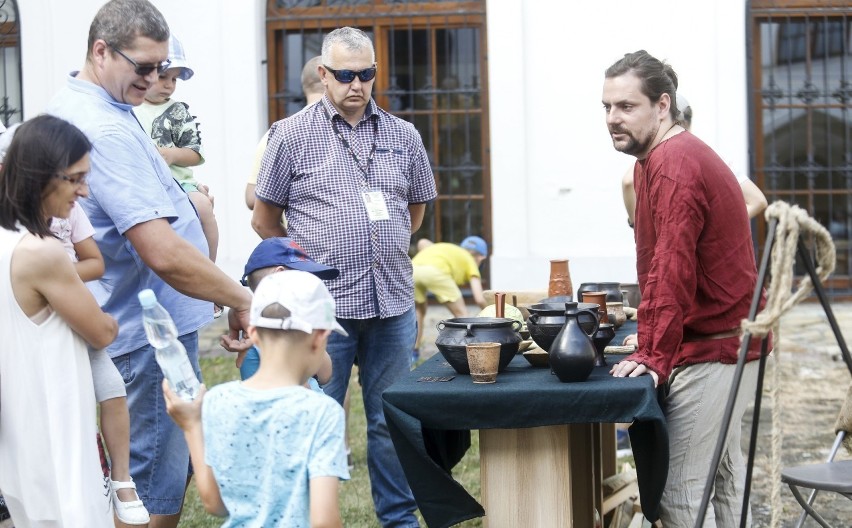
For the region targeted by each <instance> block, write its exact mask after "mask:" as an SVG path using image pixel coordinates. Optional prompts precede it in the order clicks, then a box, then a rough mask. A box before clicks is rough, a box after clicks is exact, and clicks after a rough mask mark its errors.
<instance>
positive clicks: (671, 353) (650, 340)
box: [628, 158, 707, 383]
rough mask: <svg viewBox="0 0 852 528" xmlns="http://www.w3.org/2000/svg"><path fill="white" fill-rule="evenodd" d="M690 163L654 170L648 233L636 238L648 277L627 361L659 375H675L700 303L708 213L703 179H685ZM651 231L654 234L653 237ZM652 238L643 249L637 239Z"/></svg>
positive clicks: (651, 170)
mask: <svg viewBox="0 0 852 528" xmlns="http://www.w3.org/2000/svg"><path fill="white" fill-rule="evenodd" d="M690 165H691V164H690V163H689V162H688V161H686V160H683V159H682V158H681V159H678V160H677V162H676V163H668V164H666V163H664V164H661V165H660V166H658V167H657V168H653V167H649V172H648V177H647V179H646V181H645V184H646V185H647V189H646V193H647V194H645V198H646V211H647V215H646V216H645V222H650V224H651V226H652V227H651V226H648V225H646V226H645V229H643V233H637V250H639V253H637V258H639V259H640V260H642V258H643V254H644V256H645V263H644V266H642V267H644V268H645V270H646V273H647V274H646V277H645V280H644V287H643V292H642V295H643V298H645V299H648V302H643V303H642V305H641V307H640V313H639V314H638V315H639V327H638V333H639V336H638V337H639V349H638V350H637V351H636V352H635V353H634V354H633V355H631V356H630V357H629V358H628V359H630V360H633V361H636V362H638V363H642V364H644V365H645V366H647V367H648V368H650V369H651V370H653V371H654V372H656V373H657V374H658V375H659V378H660V382H661V383H662V382H663V381H665V380H666V379H667V378H668V376H669V374H670V373H671V370H672V366H673V365H674V362H675V359H676V357H677V354H678V350H679V349H680V346H681V341H682V339H683V326H684V324H683V322H684V314H686V313H688V312H689V310H690V307H691V306H692V304H693V302H694V300H695V292H696V287H697V280H698V279H697V273H696V271H697V267H698V266H699V263H698V262H697V258H696V248H697V245H698V238H699V236H700V234H701V232H702V229H703V227H704V221H705V214H704V212H705V210H706V207H707V204H706V200H705V197H704V192H703V191H702V190H701V189H700V187H699V185H698V184H697V182H698V181H700V180H699V179H698V178H694V177H685V174H688V172H689V171H690V170H694V169H692V168H691V167H690ZM648 229H652V230H653V231H652V232H649V231H648ZM646 232H649V233H651V235H650V236H651V237H652V240H651V243H650V244H648V246H647V247H645V248H644V250H643V249H641V246H642V244H641V243H639V240H638V238H642V237H644V236H645V233H646Z"/></svg>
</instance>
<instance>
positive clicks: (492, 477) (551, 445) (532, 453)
mask: <svg viewBox="0 0 852 528" xmlns="http://www.w3.org/2000/svg"><path fill="white" fill-rule="evenodd" d="M570 436H571V432H570V428H569V426H567V425H554V426H547V427H533V428H528V429H482V430H480V431H479V456H480V478H481V481H482V505H483V507H484V508H485V521H484V523H483V525H484V526H485V527H491V528H495V527H503V526H536V527H540V528H551V527H552V528H571V527H572V526H577V527H585V526H590V525H587V524H576V523H574V522H572V502H573V501H572V500H571V498H572V489H571V462H572V460H571V458H570V457H568V456H566V453H568V452H569V447H570Z"/></svg>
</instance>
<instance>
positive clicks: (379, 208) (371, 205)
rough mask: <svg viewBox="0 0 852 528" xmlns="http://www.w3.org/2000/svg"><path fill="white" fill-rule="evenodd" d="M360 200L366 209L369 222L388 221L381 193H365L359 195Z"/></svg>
mask: <svg viewBox="0 0 852 528" xmlns="http://www.w3.org/2000/svg"><path fill="white" fill-rule="evenodd" d="M361 198H362V199H363V200H364V206H365V207H366V208H367V216H368V217H369V218H370V220H371V221H373V222H375V221H377V220H389V219H390V215H388V207H387V205H385V197H384V195H382V191H365V192H362V193H361Z"/></svg>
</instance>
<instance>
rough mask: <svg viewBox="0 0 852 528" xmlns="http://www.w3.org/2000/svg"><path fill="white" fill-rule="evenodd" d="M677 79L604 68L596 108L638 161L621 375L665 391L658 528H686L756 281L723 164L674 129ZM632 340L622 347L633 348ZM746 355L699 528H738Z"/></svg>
mask: <svg viewBox="0 0 852 528" xmlns="http://www.w3.org/2000/svg"><path fill="white" fill-rule="evenodd" d="M676 90H677V75H676V74H675V72H674V71H673V70H672V68H671V66H669V65H667V64H665V63H663V62H661V61H659V60H657V59H655V58H654V57H652V56H651V55H649V54H648V53H647V52H646V51H637V52H635V53H629V54H627V55H625V56H624V58H622V59H621V60H619V61H617V62H616V63H615V64H613V65H612V66H610V67H609V69H607V71H606V75H605V81H604V87H603V106H604V109H605V110H606V123H607V127H608V129H609V133H610V136H611V137H612V144H613V146H614V147H615V149H616V150H618V151H620V152H624V153H626V154H631V155H633V156H636V159H637V160H638V163H637V164H636V168H635V173H634V178H635V182H636V217H635V222H636V224H635V238H636V268H637V273H638V277H639V287H640V288H641V291H642V303H641V304H640V306H639V314H638V319H639V325H638V338H637V337H636V336H631V338H632V342H635V343H636V344H637V345H638V348H637V350H636V352H635V353H634V354H632V355H631V356H629V357H627V358H626V359H625V360H624V361H622V362H620V363H618V364H617V365H615V366H614V367H613V368H612V371H611V372H612V374H613V375H614V376H617V377H624V376H631V377H634V376H640V375H643V374H649V375H651V376H652V377H653V378H654V382H655V383H656V384H660V383H666V384H667V386H666V388H667V396H666V398H665V402H664V406H663V409H664V411H665V413H666V418H667V420H668V426H669V435H670V457H671V458H670V462H669V473H668V481H667V483H666V488H665V491H664V492H663V498H662V501H661V504H660V517H661V519H662V521H663V524H664V525H665V526H692V525H693V523H694V522H695V519H696V517H697V515H698V509H699V506H700V502H701V497H702V494H703V491H704V484H705V481H706V479H707V474H708V472H709V470H710V463H711V460H710V458H711V457H710V456H709V454H710V453H712V452H713V449H714V448H715V445H716V441H717V437H718V434H719V430H720V429H721V425H722V418H723V414H724V409H725V405H724V402H725V401H726V400H727V396H728V392H729V390H730V387H731V385H732V383H733V379H734V371H735V369H736V366H735V364H736V361H737V354H738V351H739V345H740V330H739V326H740V321H741V320H742V319H744V318H746V317H747V315H748V310H749V305H750V302H751V297H752V295H753V293H754V288H755V283H756V281H757V270H756V268H755V258H754V250H753V247H752V239H751V231H750V227H749V221H748V216H747V214H746V207H745V202H744V200H743V195H742V192H741V191H740V189H739V186H738V185H737V180H736V178H735V177H734V175H733V174H732V173H731V170H730V169H729V168H728V166H727V164H726V163H725V162H724V161H722V159H721V158H719V156H718V155H716V153H715V152H713V150H712V149H710V148H709V147H708V146H707V145H705V144H704V143H703V142H702V141H701V140H699V139H698V138H696V137H695V136H693V135H692V134H691V133H689V132H688V131H686V130H684V129H683V128H682V127H681V126H679V125H678V124H677V122H676V116H677V109H676V107H675V104H674V101H675V94H676ZM631 338H628V339H631ZM758 357H759V342H758V341H757V340H755V342H754V344H753V350H752V351H750V353H749V356H748V360H749V362H748V363H747V364H746V367H745V371H744V374H743V378H742V384H741V385H740V390H739V392H738V399H737V402H736V406H735V408H734V414H733V417H732V421H731V425H730V428H729V431H728V437H727V441H726V446H725V451H724V453H723V457H722V461H721V464H720V467H719V469H718V472H717V476H716V482H715V493H714V495H713V497H714V498H713V501H712V503H711V505H710V508H709V509H708V513H707V517H706V520H705V524H704V525H705V526H717V525H718V526H736V525H738V524H739V522H738V520H739V515H740V512H741V509H742V498H743V488H744V483H745V463H744V461H743V456H742V451H741V448H740V429H741V423H742V416H743V413H744V411H745V409H746V406H747V405H748V403H749V402H750V401H751V399H752V398H753V397H754V392H755V387H756V383H757V363H756V362H754V361H753V360H755V359H758Z"/></svg>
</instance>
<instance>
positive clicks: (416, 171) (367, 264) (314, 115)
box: [256, 96, 437, 319]
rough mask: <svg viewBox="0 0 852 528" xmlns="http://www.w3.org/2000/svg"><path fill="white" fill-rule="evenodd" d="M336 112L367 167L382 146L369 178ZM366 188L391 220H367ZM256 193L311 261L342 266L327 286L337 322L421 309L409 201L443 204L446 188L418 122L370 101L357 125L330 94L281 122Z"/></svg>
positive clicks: (274, 128) (272, 133)
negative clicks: (439, 187) (282, 217)
mask: <svg viewBox="0 0 852 528" xmlns="http://www.w3.org/2000/svg"><path fill="white" fill-rule="evenodd" d="M329 116H330V118H331V119H333V120H334V121H335V123H336V125H337V129H338V131H339V132H340V133H341V134H342V136H343V138H345V139H346V141H348V142H349V144H350V145H351V147H352V151H353V152H354V153H355V155H356V156H357V157H358V159H359V162H360V166H361V167H362V168H363V167H367V160H368V158H369V156H370V151H371V150H372V146H373V144H374V142H375V146H376V148H375V153H374V155H373V159H372V163H370V165H369V169H368V171H367V174H366V175H365V174H364V172H363V171H362V170H361V169H360V168H359V166H358V165H356V163H355V160H354V159H353V157H352V154H350V151H349V149H347V148H346V146H345V145H344V142H343V141H341V139H340V138H339V137H337V135H336V134H335V132H334V130H333V128H332V123H331V120H330V119H329ZM374 131H375V132H374ZM366 191H381V192H382V194H383V196H384V199H385V204H386V205H387V209H388V215H389V216H390V218H389V219H388V220H379V221H371V220H370V219H369V218H368V216H367V209H366V207H365V205H364V199H363V197H362V193H363V192H366ZM256 192H257V197H258V198H259V199H261V200H263V201H265V202H267V203H270V204H273V205H276V206H278V207H282V208H284V211H285V214H286V217H287V233H288V235H289V236H291V237H292V238H293V239H294V240H295V241H296V242H298V243H299V244H300V245H301V246H302V247H303V248H305V251H306V252H307V254H308V255H310V256H311V258H313V259H314V260H316V261H317V262H321V263H323V264H326V265H329V266H334V267H336V268H338V269H339V270H340V276H339V277H338V278H337V279H335V280H332V281H327V282H326V285H327V286H328V289H329V291H331V294H332V295H333V296H334V299H335V301H336V303H337V317H340V318H343V319H369V318H372V317H381V318H387V317H393V316H396V315H400V314H402V313H405V312H406V311H408V310H409V309H410V308H411V307H412V306H413V305H414V281H413V279H412V269H411V259H409V257H408V246H409V242H410V240H411V218H410V215H409V213H408V205H409V204H416V203H425V202H428V201H430V200H434V199H435V197H436V196H437V191H436V189H435V178H434V176H433V175H432V168H431V167H430V165H429V160H428V157H427V154H426V149H425V148H424V147H423V141H422V140H421V139H420V134H418V133H417V130H416V129H415V128H414V126H413V125H412V124H411V123H409V122H407V121H404V120H402V119H399V118H397V117H395V116H392V115H390V114H389V113H387V112H385V111H384V110H382V109H380V108H379V107H378V106H376V103H375V102H374V101H373V100H372V99H371V100H370V103H369V105H368V106H367V109H366V111H365V113H364V116H363V117H362V118H361V121H360V122H359V123H358V124H357V125H356V126H355V127H352V126H350V125H349V124H348V123H347V122H346V120H344V119H343V117H342V116H341V115H340V114H339V113H338V112H337V110H336V109H335V108H334V106H333V105H332V104H331V102H330V101H329V100H328V97H327V96H324V97H323V99H322V100H321V101H320V102H318V103H316V104H313V105H311V106H309V107H307V108H305V109H304V110H302V111H301V112H299V113H297V114H295V115H293V116H290V117H288V118H286V119H283V120H281V121H278V122H276V123H275V124H273V125H272V128H271V129H270V134H269V143H268V144H267V148H266V153H265V154H264V156H263V161H262V162H261V166H260V173H258V178H257V190H256Z"/></svg>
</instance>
